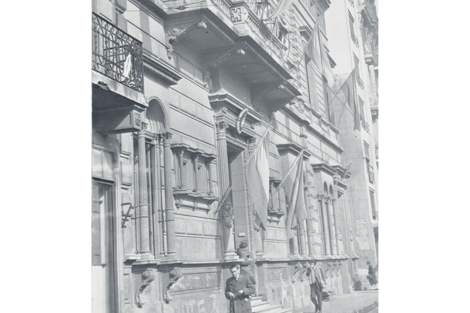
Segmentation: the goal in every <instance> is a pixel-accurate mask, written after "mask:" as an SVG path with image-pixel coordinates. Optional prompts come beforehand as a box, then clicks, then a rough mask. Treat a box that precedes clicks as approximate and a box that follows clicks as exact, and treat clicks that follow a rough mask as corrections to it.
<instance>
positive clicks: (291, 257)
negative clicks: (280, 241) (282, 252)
mask: <svg viewBox="0 0 470 313" xmlns="http://www.w3.org/2000/svg"><path fill="white" fill-rule="evenodd" d="M289 259H291V260H300V259H301V257H300V255H299V254H291V255H289Z"/></svg>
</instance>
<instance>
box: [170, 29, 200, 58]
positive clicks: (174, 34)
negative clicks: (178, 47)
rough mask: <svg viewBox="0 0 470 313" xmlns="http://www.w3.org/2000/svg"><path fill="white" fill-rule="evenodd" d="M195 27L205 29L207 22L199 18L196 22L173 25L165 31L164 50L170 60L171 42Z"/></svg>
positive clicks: (171, 52)
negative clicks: (173, 26)
mask: <svg viewBox="0 0 470 313" xmlns="http://www.w3.org/2000/svg"><path fill="white" fill-rule="evenodd" d="M195 28H201V29H207V24H206V23H205V22H204V21H203V20H201V21H199V22H196V23H191V24H184V25H180V26H179V27H175V28H172V29H170V30H168V31H166V33H165V37H166V50H167V51H166V52H167V56H168V59H170V60H171V58H172V54H173V43H174V42H177V41H178V40H179V39H180V38H181V37H182V36H183V35H186V34H188V33H189V32H191V31H192V30H193V29H195Z"/></svg>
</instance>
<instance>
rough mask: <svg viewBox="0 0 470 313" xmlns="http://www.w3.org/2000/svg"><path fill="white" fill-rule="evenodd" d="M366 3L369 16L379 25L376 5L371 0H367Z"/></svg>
mask: <svg viewBox="0 0 470 313" xmlns="http://www.w3.org/2000/svg"><path fill="white" fill-rule="evenodd" d="M364 3H365V5H366V11H367V13H368V14H369V17H370V19H371V21H372V23H374V24H376V25H377V20H378V19H377V9H376V7H375V4H373V3H371V2H370V0H365V1H364Z"/></svg>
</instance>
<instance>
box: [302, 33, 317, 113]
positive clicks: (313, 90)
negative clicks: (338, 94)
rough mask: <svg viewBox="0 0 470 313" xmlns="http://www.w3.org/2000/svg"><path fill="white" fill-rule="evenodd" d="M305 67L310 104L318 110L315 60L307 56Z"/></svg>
mask: <svg viewBox="0 0 470 313" xmlns="http://www.w3.org/2000/svg"><path fill="white" fill-rule="evenodd" d="M312 36H313V35H312ZM305 68H306V71H307V87H308V99H309V102H310V106H311V107H312V108H314V109H315V110H318V99H317V87H316V74H315V68H314V65H313V61H312V60H309V61H307V58H306V60H305Z"/></svg>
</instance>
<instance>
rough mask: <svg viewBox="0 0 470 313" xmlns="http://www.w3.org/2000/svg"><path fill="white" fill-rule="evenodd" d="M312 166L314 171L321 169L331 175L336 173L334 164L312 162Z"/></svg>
mask: <svg viewBox="0 0 470 313" xmlns="http://www.w3.org/2000/svg"><path fill="white" fill-rule="evenodd" d="M310 166H311V167H312V169H313V170H314V171H315V170H317V171H321V172H324V173H326V174H329V175H331V176H333V175H334V174H336V170H335V169H334V168H333V167H332V166H330V165H328V164H326V163H317V164H310Z"/></svg>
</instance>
